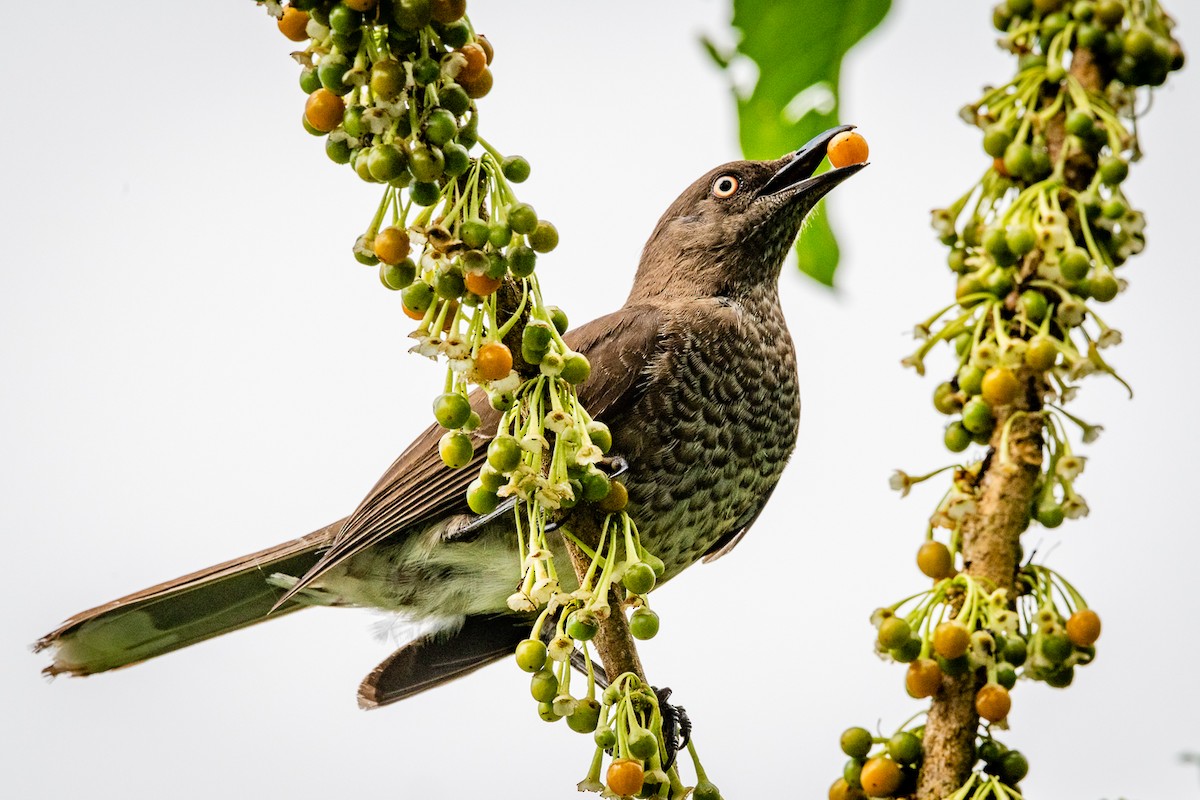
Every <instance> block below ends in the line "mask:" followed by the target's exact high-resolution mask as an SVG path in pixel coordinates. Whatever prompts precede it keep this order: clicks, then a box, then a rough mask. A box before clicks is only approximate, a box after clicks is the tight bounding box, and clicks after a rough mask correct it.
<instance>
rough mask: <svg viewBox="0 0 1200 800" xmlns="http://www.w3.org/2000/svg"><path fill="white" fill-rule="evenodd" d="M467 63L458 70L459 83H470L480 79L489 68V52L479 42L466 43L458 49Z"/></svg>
mask: <svg viewBox="0 0 1200 800" xmlns="http://www.w3.org/2000/svg"><path fill="white" fill-rule="evenodd" d="M458 52H459V53H461V54H462V56H463V58H465V59H466V60H467V63H466V64H465V65H464V66H463V68H462V69H461V70H459V71H458V82H459V83H470V82H471V81H475V80H479V76H480V75H482V74H483V71H484V70H485V69H487V53H485V52H484V51H483V48H482V47H480V46H479V45H477V44H474V43H472V44H464V45H463V46H462V47H461V48H459V50H458Z"/></svg>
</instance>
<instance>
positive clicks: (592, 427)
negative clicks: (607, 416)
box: [587, 420, 612, 453]
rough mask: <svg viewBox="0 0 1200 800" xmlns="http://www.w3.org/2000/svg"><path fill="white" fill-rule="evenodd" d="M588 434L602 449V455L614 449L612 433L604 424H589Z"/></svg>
mask: <svg viewBox="0 0 1200 800" xmlns="http://www.w3.org/2000/svg"><path fill="white" fill-rule="evenodd" d="M587 432H588V438H589V439H591V440H592V444H594V445H596V447H599V448H600V452H601V453H607V452H608V451H609V450H610V449H611V448H612V431H610V430H609V429H608V426H607V425H605V424H604V423H603V422H597V421H595V420H592V421H591V422H589V423H588V426H587Z"/></svg>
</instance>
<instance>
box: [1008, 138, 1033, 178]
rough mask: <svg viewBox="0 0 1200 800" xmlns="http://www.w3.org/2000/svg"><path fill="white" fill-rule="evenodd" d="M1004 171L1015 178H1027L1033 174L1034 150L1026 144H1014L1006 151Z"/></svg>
mask: <svg viewBox="0 0 1200 800" xmlns="http://www.w3.org/2000/svg"><path fill="white" fill-rule="evenodd" d="M1004 169H1005V171H1007V172H1008V174H1009V175H1012V176H1013V177H1014V178H1025V177H1027V176H1029V175H1031V174H1032V173H1033V170H1034V163H1033V148H1032V147H1030V146H1029V145H1027V144H1025V142H1013V143H1012V144H1010V145H1009V146H1008V147H1007V148H1005V150H1004Z"/></svg>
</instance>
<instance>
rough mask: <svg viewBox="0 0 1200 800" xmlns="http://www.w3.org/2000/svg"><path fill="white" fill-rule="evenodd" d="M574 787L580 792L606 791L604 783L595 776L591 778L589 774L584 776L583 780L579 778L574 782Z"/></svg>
mask: <svg viewBox="0 0 1200 800" xmlns="http://www.w3.org/2000/svg"><path fill="white" fill-rule="evenodd" d="M575 788H576V789H578V790H579V791H581V792H603V791H606V787H605V786H604V784H603V783H601V782H600V781H598V780H596V779H595V778H593V777H592V776H590V775H589V776H588V777H586V778H584V779H583V780H581V781H580V782H579V783H577V784H575Z"/></svg>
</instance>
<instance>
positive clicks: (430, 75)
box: [412, 56, 442, 86]
mask: <svg viewBox="0 0 1200 800" xmlns="http://www.w3.org/2000/svg"><path fill="white" fill-rule="evenodd" d="M412 74H413V81H415V82H416V84H417V85H418V86H428V85H429V84H431V83H433V82H434V81H436V80H437V79H438V78H439V77H440V76H441V74H442V68H441V67H440V66H438V62H436V61H434V60H433V59H432V58H430V57H429V56H422V57H421V58H418V59H417V60H416V61H414V62H413V68H412Z"/></svg>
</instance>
